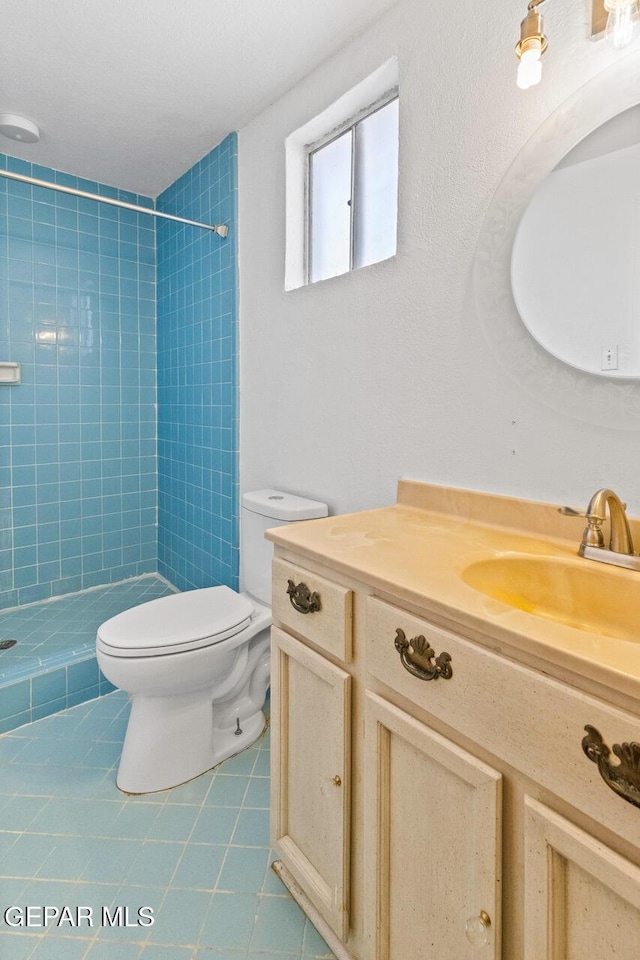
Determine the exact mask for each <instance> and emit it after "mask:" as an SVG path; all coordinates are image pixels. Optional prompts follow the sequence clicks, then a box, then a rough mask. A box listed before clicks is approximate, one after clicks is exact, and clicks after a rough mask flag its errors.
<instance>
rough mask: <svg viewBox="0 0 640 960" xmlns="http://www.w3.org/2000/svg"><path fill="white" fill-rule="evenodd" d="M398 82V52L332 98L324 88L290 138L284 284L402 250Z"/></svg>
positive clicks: (294, 286) (334, 273)
mask: <svg viewBox="0 0 640 960" xmlns="http://www.w3.org/2000/svg"><path fill="white" fill-rule="evenodd" d="M399 85H400V79H399V69H398V60H397V58H396V57H391V58H390V59H389V60H387V61H385V62H384V63H383V64H381V65H380V66H379V67H378V68H377V70H374V72H373V73H370V74H369V75H368V76H367V77H365V78H364V79H362V80H360V82H359V83H357V84H356V85H355V86H354V87H351V88H350V89H349V90H346V91H345V92H343V93H342V95H341V96H339V97H338V99H337V100H333V101H332V102H330V103H328V104H327V103H326V101H325V99H324V98H325V94H324V91H323V90H320V89H318V91H317V97H316V107H317V109H319V112H318V113H315V114H312V115H310V116H309V119H307V120H306V122H305V123H303V125H302V126H300V127H297V129H295V130H292V131H291V133H289V135H288V136H287V138H286V140H285V180H286V193H285V204H286V210H285V262H284V289H285V290H298V289H299V288H300V287H304V286H307V285H308V284H311V283H313V282H314V281H317V280H322V279H325V278H328V277H335V276H338V275H339V274H341V273H348V272H349V271H350V270H352V269H355V268H356V267H362V266H365V265H366V264H370V263H376V262H377V261H379V260H384V259H386V258H387V257H392V256H393V255H394V254H395V252H396V221H397V203H398V88H399ZM310 107H311V108H312V105H311V104H310Z"/></svg>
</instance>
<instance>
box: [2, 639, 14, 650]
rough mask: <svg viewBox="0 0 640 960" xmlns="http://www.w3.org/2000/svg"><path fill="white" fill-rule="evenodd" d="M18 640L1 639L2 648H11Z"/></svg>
mask: <svg viewBox="0 0 640 960" xmlns="http://www.w3.org/2000/svg"><path fill="white" fill-rule="evenodd" d="M17 642H18V641H17V640H0V650H10V649H11V647H15V645H16V643H17Z"/></svg>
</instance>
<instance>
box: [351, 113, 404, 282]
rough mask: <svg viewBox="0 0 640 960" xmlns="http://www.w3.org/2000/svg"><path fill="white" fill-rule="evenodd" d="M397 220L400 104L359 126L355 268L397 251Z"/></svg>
mask: <svg viewBox="0 0 640 960" xmlns="http://www.w3.org/2000/svg"><path fill="white" fill-rule="evenodd" d="M397 221H398V101H397V100H392V101H391V103H388V104H387V105H386V107H382V108H381V109H380V110H377V111H376V112H375V113H372V114H371V116H369V117H365V119H364V120H361V121H360V123H359V124H358V125H357V127H356V158H355V223H354V248H353V265H354V267H364V266H366V264H368V263H377V262H378V261H379V260H386V259H387V257H392V256H393V255H394V253H395V252H396V229H397Z"/></svg>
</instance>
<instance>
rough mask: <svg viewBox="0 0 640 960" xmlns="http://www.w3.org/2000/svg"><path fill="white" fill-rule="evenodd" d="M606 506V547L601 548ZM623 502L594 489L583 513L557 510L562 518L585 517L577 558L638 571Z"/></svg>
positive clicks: (638, 559)
mask: <svg viewBox="0 0 640 960" xmlns="http://www.w3.org/2000/svg"><path fill="white" fill-rule="evenodd" d="M607 507H609V521H610V522H609V546H608V547H607V546H605V542H604V534H603V532H602V524H603V523H604V521H605V520H606V519H607ZM626 508H627V505H626V503H623V502H622V500H621V499H620V497H619V496H618V494H617V493H614V492H613V490H609V488H608V487H603V488H602V489H601V490H596V492H595V493H594V495H593V496H592V497H591V500H590V501H589V506H588V507H587V510H586V513H581V512H580V511H578V510H573V509H572V508H571V507H559V512H560V513H561V514H563V515H564V516H565V517H586V520H587V525H586V527H585V528H584V531H583V534H582V543H581V544H580V546H579V548H578V553H579V555H580V556H581V557H586V559H587V560H598V561H599V562H600V563H613V564H614V565H615V566H618V567H628V568H629V569H630V570H640V557H638V556H636V555H635V554H634V552H633V540H632V538H631V530H630V528H629V520H628V518H627V514H626Z"/></svg>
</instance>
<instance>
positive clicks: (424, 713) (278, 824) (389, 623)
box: [272, 548, 640, 960]
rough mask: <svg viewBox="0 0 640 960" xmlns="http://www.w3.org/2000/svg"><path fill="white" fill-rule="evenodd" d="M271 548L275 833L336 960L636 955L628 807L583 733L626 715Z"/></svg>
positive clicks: (289, 876)
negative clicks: (587, 750)
mask: <svg viewBox="0 0 640 960" xmlns="http://www.w3.org/2000/svg"><path fill="white" fill-rule="evenodd" d="M278 553H279V554H280V555H279V556H277V557H276V560H275V561H274V606H273V609H274V629H273V670H272V691H273V693H272V717H273V721H272V724H273V730H272V737H273V746H272V751H273V754H272V781H273V782H272V830H273V843H274V847H275V850H276V852H277V854H278V857H279V858H280V860H281V862H282V867H283V872H282V876H283V879H284V881H285V883H287V885H288V886H289V888H290V889H291V891H292V893H293V894H294V896H297V898H298V899H299V902H301V904H302V905H303V907H304V908H305V909H307V911H308V912H309V915H310V916H311V919H312V920H313V921H314V922H315V923H316V925H317V926H318V928H319V930H320V932H321V933H322V934H323V935H324V936H325V938H326V939H327V941H328V942H329V944H330V946H331V947H332V949H333V950H334V952H335V953H336V955H337V956H338V957H339V958H340V960H480V958H482V957H487V958H491V960H608V958H611V960H614V958H615V960H638V957H640V809H637V808H636V807H634V806H632V805H631V804H629V803H626V802H624V801H623V800H622V799H621V798H620V797H618V796H616V795H615V794H614V793H613V792H612V791H611V790H610V789H609V788H608V787H607V785H606V784H605V783H604V782H603V780H602V778H601V776H600V774H599V772H598V769H597V767H596V765H595V764H594V763H592V762H591V761H590V760H589V759H587V757H586V756H585V755H584V753H583V752H582V749H581V741H582V737H583V736H584V727H585V725H587V724H590V725H592V726H594V727H596V728H598V729H599V730H600V731H601V732H602V734H603V737H604V738H605V740H606V741H607V742H608V743H609V745H610V746H612V745H613V744H614V743H624V742H631V741H635V742H640V717H639V716H636V715H635V714H633V713H630V712H628V711H623V710H620V709H618V708H616V707H614V706H613V705H611V704H610V703H607V702H605V701H604V700H600V699H598V698H596V697H594V696H591V695H589V694H587V693H585V692H583V691H581V690H578V689H576V688H575V687H573V686H570V685H569V684H568V683H564V682H561V681H560V680H558V679H553V678H551V677H549V676H546V675H545V674H543V673H542V672H539V671H537V670H534V669H531V668H529V667H527V666H523V665H522V664H519V663H516V662H514V661H512V660H510V659H508V658H507V657H506V656H503V655H501V654H499V653H495V652H493V651H492V650H490V649H488V645H487V644H483V643H481V642H477V640H476V639H470V638H467V637H464V636H462V635H461V633H460V632H458V630H457V629H452V627H451V625H448V626H446V627H445V626H442V625H440V624H435V623H433V622H432V620H431V618H430V617H429V616H428V615H424V614H422V613H421V612H419V611H417V610H411V611H408V610H407V609H406V608H405V605H404V604H403V603H402V602H401V601H399V600H396V599H395V598H394V597H393V596H392V595H389V594H386V595H384V596H376V595H374V591H373V589H372V588H371V587H370V586H368V585H366V584H365V583H360V582H357V581H355V580H354V581H353V582H351V581H350V580H349V579H348V578H345V577H344V576H338V575H336V574H333V573H332V572H331V571H330V570H328V569H325V568H323V567H322V566H321V565H319V564H318V563H317V562H316V561H315V560H310V559H306V558H304V557H299V556H295V555H290V554H289V552H288V551H284V550H283V549H282V548H279V550H278ZM292 572H293V575H292ZM299 582H302V583H304V584H306V586H307V587H308V588H309V590H310V593H311V594H312V593H316V594H317V595H318V597H319V608H318V609H316V610H314V611H313V612H311V611H310V612H301V611H300V610H298V609H296V607H295V604H294V603H293V602H292V599H293V600H296V596H295V595H294V598H292V597H291V583H293V585H294V587H297V585H298V583H299ZM311 588H312V589H311ZM287 591H289V593H287ZM325 597H326V602H325ZM296 602H297V601H296ZM302 606H303V607H304V601H303V602H302ZM323 613H324V616H323ZM425 614H426V611H425ZM402 637H404V638H405V639H409V640H412V641H413V640H416V645H415V646H417V647H418V649H421V650H422V656H419V655H418V656H416V655H415V652H414V651H415V646H414V647H412V650H411V651H410V656H409V658H408V659H409V667H411V666H412V665H413V666H416V665H417V667H418V669H417V671H412V670H411V669H407V667H406V666H405V665H403V663H402V659H401V652H402V649H403V648H402ZM418 638H422V639H423V640H424V643H422V642H421V641H420V640H418ZM396 641H398V642H399V645H398V643H397V642H396ZM441 654H445V655H446V656H445V657H444V659H442V658H441V656H440V655H441ZM447 657H448V658H450V659H447ZM438 662H439V663H440V664H441V666H444V668H445V669H444V672H441V673H440V675H439V676H438V677H437V678H434V679H431V680H426V679H424V676H425V675H429V673H430V672H432V671H433V670H434V669H435V667H436V665H437V664H438ZM447 664H448V668H449V670H450V673H451V676H448V675H447Z"/></svg>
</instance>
